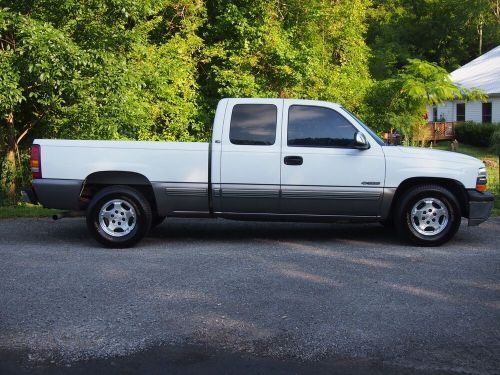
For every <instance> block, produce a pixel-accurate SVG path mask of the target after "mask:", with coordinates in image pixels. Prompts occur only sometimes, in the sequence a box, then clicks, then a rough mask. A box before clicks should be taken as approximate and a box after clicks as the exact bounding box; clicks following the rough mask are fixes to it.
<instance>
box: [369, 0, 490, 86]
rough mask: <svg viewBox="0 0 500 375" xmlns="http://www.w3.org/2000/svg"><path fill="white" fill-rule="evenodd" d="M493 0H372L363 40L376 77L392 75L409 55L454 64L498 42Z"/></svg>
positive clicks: (474, 55) (472, 56)
mask: <svg viewBox="0 0 500 375" xmlns="http://www.w3.org/2000/svg"><path fill="white" fill-rule="evenodd" d="M495 11H496V0H474V1H463V0H439V1H433V0H373V11H372V12H370V22H369V30H368V36H367V41H368V45H369V46H370V47H371V49H372V51H373V54H372V58H371V60H370V67H371V72H372V74H373V75H374V77H375V78H377V79H385V78H389V77H391V76H393V75H394V74H396V72H397V71H398V70H399V69H401V68H402V67H403V66H404V65H405V64H406V61H407V60H408V59H409V58H418V59H421V60H427V61H431V62H434V63H437V64H439V65H440V66H442V67H444V68H446V69H447V70H454V69H456V68H458V67H459V66H460V65H463V64H465V63H467V62H469V61H471V60H472V59H474V58H476V57H477V56H479V55H480V53H479V39H480V36H479V33H478V31H479V30H482V53H484V52H486V51H488V50H490V49H492V48H494V47H496V46H497V45H498V44H499V43H500V22H499V15H498V14H495Z"/></svg>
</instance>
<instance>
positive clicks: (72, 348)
mask: <svg viewBox="0 0 500 375" xmlns="http://www.w3.org/2000/svg"><path fill="white" fill-rule="evenodd" d="M0 238H1V240H0V373H2V372H18V373H22V372H23V371H26V372H30V371H35V372H37V371H38V372H44V371H51V372H57V371H63V372H64V369H65V368H66V369H67V368H73V369H76V370H81V371H82V373H83V372H84V371H85V370H88V369H89V368H91V369H102V368H104V367H103V366H110V363H114V364H117V363H118V365H117V366H119V364H120V363H125V365H126V366H131V363H136V362H137V363H142V366H145V364H144V363H149V365H150V366H153V365H154V363H156V362H155V361H157V362H158V361H159V360H158V358H162V356H164V357H165V358H166V357H169V358H170V359H171V361H170V362H168V361H167V362H168V363H169V364H170V365H171V366H173V367H172V368H175V369H183V370H191V371H193V372H196V369H198V370H200V371H202V370H205V371H208V370H210V369H212V370H213V371H214V373H216V372H217V371H216V370H217V368H218V369H220V368H223V369H228V368H233V369H234V370H235V371H239V372H242V371H241V369H242V368H241V366H246V367H244V368H246V369H248V368H252V366H256V367H253V370H255V369H261V370H262V371H266V370H267V371H272V370H273V369H274V370H278V369H281V370H285V369H286V370H287V371H286V372H289V371H288V370H293V371H292V372H297V373H304V372H311V371H312V369H317V370H320V369H323V370H324V371H325V373H328V372H329V373H335V371H333V370H334V369H336V370H337V371H340V372H339V373H347V372H348V371H349V370H352V371H353V373H355V372H359V373H362V372H363V371H365V373H367V374H368V373H379V372H377V371H380V373H390V371H394V373H408V374H417V373H419V374H420V373H422V374H431V373H443V372H446V373H470V374H495V373H497V374H500V218H495V219H491V220H490V221H488V222H486V223H484V224H482V225H481V226H480V227H473V228H468V227H467V226H466V225H465V223H463V224H462V228H461V229H460V231H459V233H458V234H457V236H456V237H455V239H454V240H453V241H452V242H450V243H448V244H447V245H445V246H442V247H439V248H417V247H410V246H402V244H401V242H399V240H398V239H397V238H396V237H395V236H394V235H393V234H391V231H390V230H388V229H385V228H383V227H381V226H380V225H378V224H369V225H368V224H367V225H341V224H338V225H332V224H299V223H297V224H290V223H252V222H231V221H225V220H183V219H172V220H170V221H168V222H167V223H165V224H163V225H162V226H160V227H158V228H156V229H154V230H153V231H152V232H151V234H150V236H149V237H148V238H146V239H145V240H144V241H143V242H141V243H140V245H139V246H138V247H136V248H134V249H125V250H110V249H103V248H101V247H99V246H98V245H97V244H96V243H95V242H93V241H92V240H91V239H90V237H89V235H88V234H87V231H86V228H85V223H84V220H82V219H65V220H62V221H58V222H53V221H51V220H50V219H15V220H2V221H0ZM112 357H113V358H112ZM134 361H136V362H134ZM214 363H215V364H214ZM86 366H87V367H86ZM89 366H90V367H89ZM92 366H94V367H92ZM99 366H101V367H99ZM113 366H114V365H113ZM158 366H163V367H162V368H165V366H167V364H166V362H165V363H163V364H162V363H161V361H160V362H158ZM210 366H212V367H210ZM213 366H215V367H213ZM217 366H219V367H217ZM231 366H236V367H231ZM237 366H240V367H237ZM259 366H260V367H259ZM273 366H274V367H273ZM167 367H168V366H167ZM128 368H130V367H128ZM132 368H133V367H132ZM136 369H142V370H147V368H144V367H142V368H141V367H136ZM150 370H151V369H150ZM341 370H342V371H341ZM403 370H404V371H403ZM153 372H154V371H153ZM243 372H244V371H243ZM319 372H321V371H319Z"/></svg>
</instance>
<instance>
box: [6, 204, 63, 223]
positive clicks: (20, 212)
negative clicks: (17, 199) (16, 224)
mask: <svg viewBox="0 0 500 375" xmlns="http://www.w3.org/2000/svg"><path fill="white" fill-rule="evenodd" d="M59 212H61V211H59V210H52V209H48V208H43V207H42V206H37V205H34V204H27V203H19V204H17V205H16V206H2V207H0V219H9V218H18V217H50V216H52V215H54V214H57V213H59Z"/></svg>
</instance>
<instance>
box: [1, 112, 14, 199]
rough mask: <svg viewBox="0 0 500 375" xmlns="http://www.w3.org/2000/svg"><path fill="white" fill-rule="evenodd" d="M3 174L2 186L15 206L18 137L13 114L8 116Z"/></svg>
mask: <svg viewBox="0 0 500 375" xmlns="http://www.w3.org/2000/svg"><path fill="white" fill-rule="evenodd" d="M2 172H3V176H2V185H3V187H4V188H5V192H6V193H7V199H8V203H10V204H13V203H15V201H16V137H15V132H14V113H13V112H10V113H9V114H8V115H7V152H6V155H5V162H4V166H3V171H2Z"/></svg>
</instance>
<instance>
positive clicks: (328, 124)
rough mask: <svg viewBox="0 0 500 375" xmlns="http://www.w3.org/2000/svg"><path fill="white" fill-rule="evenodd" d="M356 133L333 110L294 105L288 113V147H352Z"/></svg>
mask: <svg viewBox="0 0 500 375" xmlns="http://www.w3.org/2000/svg"><path fill="white" fill-rule="evenodd" d="M355 133H356V129H355V128H354V127H353V126H352V125H351V123H350V122H349V121H347V119H346V118H345V117H344V116H342V115H341V114H340V113H338V112H337V111H334V110H333V109H329V108H324V107H312V106H311V107H310V106H303V105H294V106H291V107H290V110H289V112H288V146H303V147H352V146H354V135H355Z"/></svg>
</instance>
